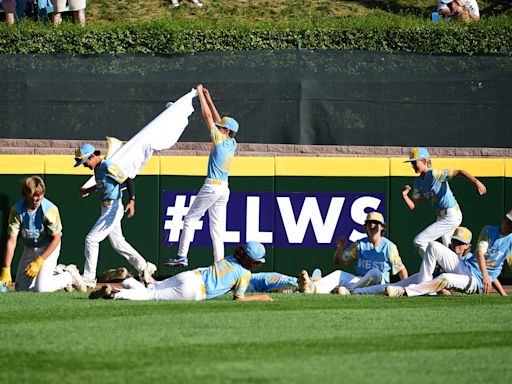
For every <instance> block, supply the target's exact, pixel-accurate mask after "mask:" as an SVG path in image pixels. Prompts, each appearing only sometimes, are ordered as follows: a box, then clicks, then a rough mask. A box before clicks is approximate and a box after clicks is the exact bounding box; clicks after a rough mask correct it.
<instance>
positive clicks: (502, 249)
mask: <svg viewBox="0 0 512 384" xmlns="http://www.w3.org/2000/svg"><path fill="white" fill-rule="evenodd" d="M427 256H428V259H429V261H427V262H426V263H425V262H424V263H425V265H426V266H425V267H424V266H423V265H422V268H426V269H428V270H430V269H429V268H430V266H431V264H432V263H434V265H435V261H434V260H437V262H438V263H439V264H440V266H441V268H443V270H444V271H445V272H447V273H443V274H441V275H439V276H438V277H436V278H435V279H433V280H431V281H426V282H423V283H420V284H412V285H409V286H407V287H387V288H386V294H387V295H388V296H392V297H397V296H404V295H407V296H420V295H428V294H430V293H432V292H438V291H440V290H441V289H457V290H460V291H462V292H464V293H481V292H483V293H489V292H490V291H491V286H492V284H494V286H495V287H496V289H497V290H498V292H499V293H500V295H502V296H506V293H505V291H504V290H503V288H502V287H501V284H500V283H499V281H498V276H499V275H500V273H501V269H502V267H503V263H504V262H505V260H510V259H511V258H512V211H510V212H508V213H507V214H506V215H505V216H504V217H503V220H502V223H501V226H500V227H496V226H490V225H487V226H485V227H484V228H483V229H482V231H481V232H480V236H479V237H478V243H477V246H476V254H474V255H472V254H467V255H465V256H464V257H463V258H459V257H456V256H457V255H456V254H454V253H453V252H451V251H449V250H447V249H446V247H442V246H440V245H438V243H432V244H431V245H430V246H429V248H428V252H427Z"/></svg>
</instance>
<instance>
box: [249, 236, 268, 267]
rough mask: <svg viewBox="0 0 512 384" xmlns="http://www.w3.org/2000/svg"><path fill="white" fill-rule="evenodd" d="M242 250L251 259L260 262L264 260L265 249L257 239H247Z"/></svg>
mask: <svg viewBox="0 0 512 384" xmlns="http://www.w3.org/2000/svg"><path fill="white" fill-rule="evenodd" d="M244 251H245V253H247V255H248V256H249V257H250V258H251V259H253V260H255V261H259V262H261V263H264V262H265V253H266V251H265V247H264V246H263V244H261V243H259V242H257V241H249V242H248V243H247V244H245V246H244Z"/></svg>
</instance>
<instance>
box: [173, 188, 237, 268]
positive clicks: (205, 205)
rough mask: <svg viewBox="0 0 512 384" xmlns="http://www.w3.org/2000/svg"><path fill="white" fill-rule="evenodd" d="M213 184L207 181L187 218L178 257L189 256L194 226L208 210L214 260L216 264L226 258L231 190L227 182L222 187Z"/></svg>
mask: <svg viewBox="0 0 512 384" xmlns="http://www.w3.org/2000/svg"><path fill="white" fill-rule="evenodd" d="M212 182H213V180H211V179H206V181H205V183H204V185H203V186H202V187H201V189H200V190H199V193H198V194H197V196H196V199H195V200H194V202H193V203H192V206H191V207H190V209H189V210H188V213H187V214H186V216H185V220H184V224H183V231H182V232H181V235H180V243H179V246H178V256H185V257H186V256H187V254H188V250H189V247H190V243H191V242H192V240H193V237H194V229H193V224H194V223H195V222H196V221H198V220H199V219H200V218H201V217H202V216H203V215H204V213H205V212H206V211H207V210H208V216H209V219H210V236H211V238H212V247H213V258H214V261H215V262H217V261H219V260H222V259H223V258H224V240H223V236H224V232H225V229H226V206H227V204H228V200H229V188H228V183H227V182H221V184H220V185H219V184H212Z"/></svg>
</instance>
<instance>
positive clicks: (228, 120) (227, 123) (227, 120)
mask: <svg viewBox="0 0 512 384" xmlns="http://www.w3.org/2000/svg"><path fill="white" fill-rule="evenodd" d="M215 125H216V126H217V127H222V128H227V129H229V130H230V131H233V132H238V122H237V121H236V120H235V119H233V118H232V117H227V116H224V117H223V118H222V120H221V121H219V122H218V123H215Z"/></svg>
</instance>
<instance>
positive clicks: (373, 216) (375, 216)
mask: <svg viewBox="0 0 512 384" xmlns="http://www.w3.org/2000/svg"><path fill="white" fill-rule="evenodd" d="M367 221H378V222H379V223H381V224H382V225H384V224H386V222H385V221H384V216H382V213H380V212H370V213H369V214H367V215H366V220H365V221H364V222H365V223H366V222H367Z"/></svg>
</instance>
